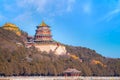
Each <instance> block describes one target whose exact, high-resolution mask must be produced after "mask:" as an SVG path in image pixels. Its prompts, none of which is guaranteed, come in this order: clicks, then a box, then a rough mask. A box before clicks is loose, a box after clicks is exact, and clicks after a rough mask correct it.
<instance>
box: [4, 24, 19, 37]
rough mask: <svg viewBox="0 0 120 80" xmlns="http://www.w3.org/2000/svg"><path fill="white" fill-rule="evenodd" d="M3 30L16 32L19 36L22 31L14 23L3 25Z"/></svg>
mask: <svg viewBox="0 0 120 80" xmlns="http://www.w3.org/2000/svg"><path fill="white" fill-rule="evenodd" d="M3 29H5V30H10V31H13V32H15V33H16V34H17V35H18V36H20V35H21V31H20V29H19V28H18V27H17V26H16V25H15V24H12V23H6V24H4V25H3Z"/></svg>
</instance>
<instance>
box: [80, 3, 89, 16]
mask: <svg viewBox="0 0 120 80" xmlns="http://www.w3.org/2000/svg"><path fill="white" fill-rule="evenodd" d="M82 9H83V12H84V13H86V14H90V13H91V3H90V2H89V3H85V4H83V6H82Z"/></svg>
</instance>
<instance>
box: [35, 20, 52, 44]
mask: <svg viewBox="0 0 120 80" xmlns="http://www.w3.org/2000/svg"><path fill="white" fill-rule="evenodd" d="M52 41H53V39H52V35H51V30H50V26H48V25H47V24H45V23H44V21H42V23H41V24H40V25H39V26H37V30H36V34H35V42H36V43H42V42H47V43H48V42H52Z"/></svg>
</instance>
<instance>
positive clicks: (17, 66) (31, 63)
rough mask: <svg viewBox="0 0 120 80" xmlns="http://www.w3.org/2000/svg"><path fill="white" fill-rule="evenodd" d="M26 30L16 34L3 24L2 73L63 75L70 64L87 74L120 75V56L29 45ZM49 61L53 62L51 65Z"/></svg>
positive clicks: (10, 74) (0, 35)
mask: <svg viewBox="0 0 120 80" xmlns="http://www.w3.org/2000/svg"><path fill="white" fill-rule="evenodd" d="M25 39H26V34H25V33H24V32H23V33H22V34H21V36H18V35H16V34H15V33H14V32H12V31H8V30H5V29H2V28H0V75H3V76H13V75H14V76H26V75H36V76H38V75H49V76H53V75H62V72H63V71H64V70H65V69H67V68H69V67H72V68H76V69H78V70H80V71H82V75H83V76H120V59H113V58H106V57H103V56H102V55H100V54H98V53H96V51H95V50H91V49H89V48H85V47H74V46H69V45H65V46H66V49H67V53H69V55H61V56H57V55H55V54H53V52H50V53H49V54H47V53H46V52H40V51H37V50H36V49H35V48H34V47H31V48H26V47H25V44H24V40H25ZM48 65H49V66H48Z"/></svg>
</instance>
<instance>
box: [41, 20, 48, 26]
mask: <svg viewBox="0 0 120 80" xmlns="http://www.w3.org/2000/svg"><path fill="white" fill-rule="evenodd" d="M40 26H43V27H44V26H48V25H47V24H46V23H45V22H44V20H42V23H41V24H40Z"/></svg>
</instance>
